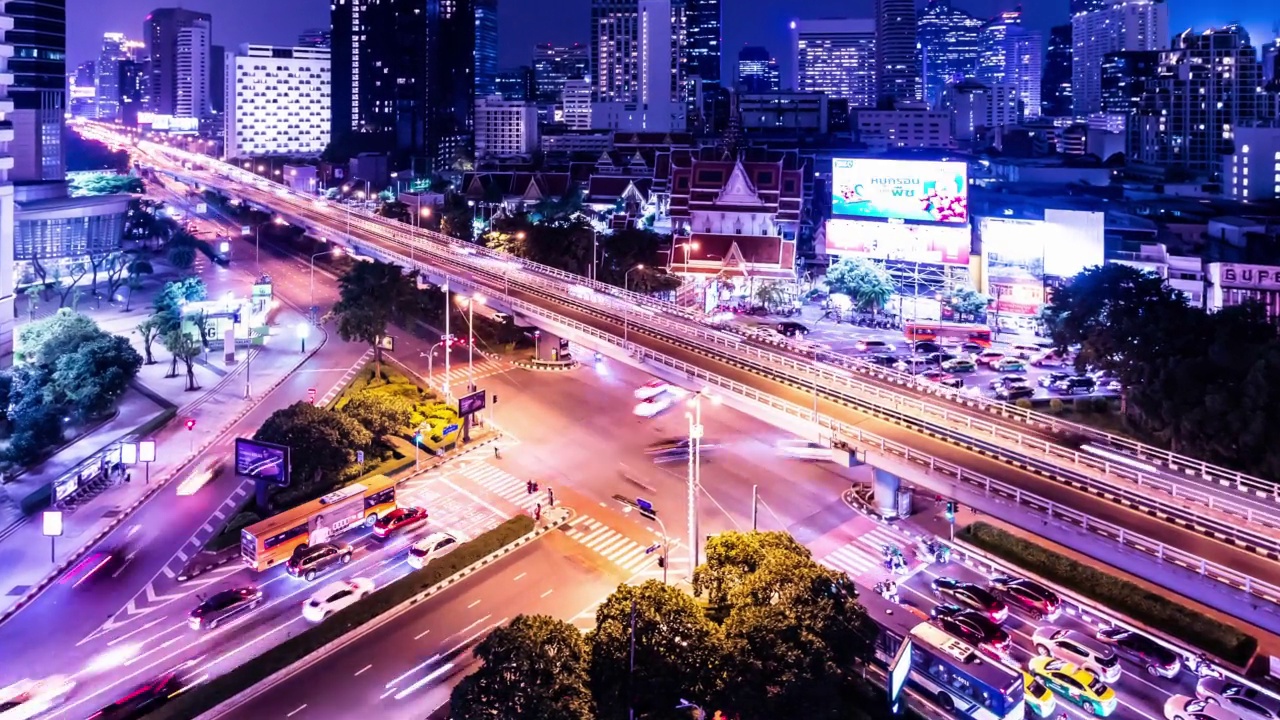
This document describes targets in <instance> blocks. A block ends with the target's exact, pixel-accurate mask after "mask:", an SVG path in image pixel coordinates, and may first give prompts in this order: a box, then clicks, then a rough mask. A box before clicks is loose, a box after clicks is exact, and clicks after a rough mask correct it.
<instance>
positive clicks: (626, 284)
mask: <svg viewBox="0 0 1280 720" xmlns="http://www.w3.org/2000/svg"><path fill="white" fill-rule="evenodd" d="M637 270H644V263H641V264H639V265H637V266H635V267H633V268H631V269H630V270H628V271H627V274H626V275H623V276H622V289H623V290H630V289H631V273H633V272H635V271H637Z"/></svg>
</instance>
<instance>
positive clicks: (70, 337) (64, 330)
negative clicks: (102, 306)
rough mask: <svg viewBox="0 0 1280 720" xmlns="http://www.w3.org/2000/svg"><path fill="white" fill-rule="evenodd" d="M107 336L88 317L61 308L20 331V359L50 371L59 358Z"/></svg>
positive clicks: (18, 352)
mask: <svg viewBox="0 0 1280 720" xmlns="http://www.w3.org/2000/svg"><path fill="white" fill-rule="evenodd" d="M103 334H104V333H103V332H102V330H101V329H100V328H99V327H98V324H97V323H95V322H94V321H93V320H92V319H91V318H90V317H88V316H87V315H81V314H80V313H76V312H72V311H71V310H68V309H67V308H60V309H59V310H58V311H57V312H56V313H54V314H53V315H51V316H50V317H47V318H45V319H43V320H39V321H37V322H33V323H30V324H28V325H24V326H23V327H22V328H20V329H19V330H18V342H17V348H18V349H17V353H16V354H17V359H18V360H19V361H20V362H24V363H29V364H32V365H36V366H38V367H43V368H48V369H51V368H52V367H53V365H54V363H56V362H57V361H58V358H59V357H60V356H62V355H65V354H67V353H71V352H75V350H76V349H77V348H78V347H79V346H80V345H82V344H84V343H87V342H90V341H92V340H95V339H97V338H98V337H100V336H102V335H103Z"/></svg>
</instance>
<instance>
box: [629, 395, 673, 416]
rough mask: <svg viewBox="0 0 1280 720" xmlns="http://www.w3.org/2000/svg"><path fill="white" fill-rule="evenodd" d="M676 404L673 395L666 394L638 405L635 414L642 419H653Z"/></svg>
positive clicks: (646, 399) (647, 399)
mask: <svg viewBox="0 0 1280 720" xmlns="http://www.w3.org/2000/svg"><path fill="white" fill-rule="evenodd" d="M674 403H675V398H674V397H673V396H672V395H671V393H667V392H664V393H661V394H658V395H654V396H653V397H649V398H645V399H644V400H641V401H640V402H638V403H636V408H635V410H634V411H633V412H635V414H636V415H638V416H640V417H643V418H651V417H654V416H655V415H657V414H658V413H660V412H662V411H664V410H666V409H667V408H670V407H671V406H672V405H673V404H674Z"/></svg>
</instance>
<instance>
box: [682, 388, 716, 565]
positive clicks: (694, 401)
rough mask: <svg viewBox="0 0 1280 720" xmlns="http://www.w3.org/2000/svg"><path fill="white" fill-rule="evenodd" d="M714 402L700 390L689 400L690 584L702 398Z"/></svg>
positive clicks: (694, 558)
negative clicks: (690, 409) (690, 410)
mask: <svg viewBox="0 0 1280 720" xmlns="http://www.w3.org/2000/svg"><path fill="white" fill-rule="evenodd" d="M704 397H709V398H711V401H712V402H718V401H719V399H718V398H716V397H715V396H713V395H709V394H708V393H707V391H706V390H699V391H698V392H696V393H694V395H693V397H691V398H689V406H690V407H691V408H692V410H693V411H692V412H686V413H685V414H684V416H685V418H686V419H687V420H688V421H689V478H688V481H689V582H693V570H694V568H696V567H697V566H698V492H699V491H700V489H701V482H702V435H703V428H702V398H704Z"/></svg>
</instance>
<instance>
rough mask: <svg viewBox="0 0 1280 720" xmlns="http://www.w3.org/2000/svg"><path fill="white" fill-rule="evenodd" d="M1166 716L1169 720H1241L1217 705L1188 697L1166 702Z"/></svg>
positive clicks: (1178, 696)
mask: <svg viewBox="0 0 1280 720" xmlns="http://www.w3.org/2000/svg"><path fill="white" fill-rule="evenodd" d="M1164 716H1165V717H1166V718H1168V720H1239V718H1238V717H1237V716H1236V714H1235V713H1233V712H1231V711H1230V710H1227V709H1226V708H1224V707H1222V706H1221V705H1219V704H1217V703H1213V702H1209V701H1208V700H1197V699H1196V698H1193V697H1190V696H1188V695H1174V696H1172V697H1170V698H1169V699H1168V700H1165V701H1164Z"/></svg>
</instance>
